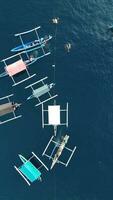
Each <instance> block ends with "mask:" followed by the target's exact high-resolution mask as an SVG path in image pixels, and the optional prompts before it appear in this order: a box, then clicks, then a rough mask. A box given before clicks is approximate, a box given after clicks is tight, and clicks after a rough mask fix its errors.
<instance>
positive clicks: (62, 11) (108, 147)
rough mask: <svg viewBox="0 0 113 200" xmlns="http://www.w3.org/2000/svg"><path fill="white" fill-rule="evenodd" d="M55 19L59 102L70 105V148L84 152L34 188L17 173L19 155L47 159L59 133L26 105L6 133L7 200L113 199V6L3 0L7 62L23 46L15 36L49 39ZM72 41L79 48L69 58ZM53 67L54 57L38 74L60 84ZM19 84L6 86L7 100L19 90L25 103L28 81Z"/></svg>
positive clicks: (0, 178)
mask: <svg viewBox="0 0 113 200" xmlns="http://www.w3.org/2000/svg"><path fill="white" fill-rule="evenodd" d="M54 16H58V17H59V18H60V23H59V25H58V32H57V43H56V45H57V51H56V53H57V54H56V66H57V68H56V69H57V70H56V92H57V93H58V94H59V97H58V100H57V103H59V104H61V105H63V104H64V105H65V104H66V102H67V101H68V102H69V128H68V130H66V132H67V133H69V134H70V140H69V145H68V146H70V147H74V145H76V146H77V150H76V153H75V154H74V156H73V158H72V160H71V162H70V164H69V166H68V168H64V167H63V166H61V165H57V166H56V167H55V168H54V169H53V170H52V171H50V172H48V173H46V172H44V174H43V182H42V183H39V182H38V181H37V182H35V183H34V184H32V186H31V187H29V186H28V185H27V184H26V183H25V182H24V181H23V179H22V178H21V177H20V176H19V175H18V174H17V172H16V171H15V170H14V168H13V165H14V164H16V165H17V166H18V165H19V164H20V162H19V159H18V156H17V155H18V153H21V154H22V155H24V156H26V157H29V155H31V151H34V152H35V153H36V154H37V155H38V156H41V153H42V152H43V149H44V147H45V145H46V144H47V142H48V140H49V138H50V136H51V135H52V131H53V129H52V128H45V129H42V128H41V108H37V109H36V108H34V103H33V102H32V101H31V102H28V103H26V104H23V107H21V109H20V111H18V113H22V115H23V118H21V119H18V120H16V121H14V122H10V123H7V124H5V125H3V126H1V127H0V200H25V199H26V200H32V199H36V200H38V199H39V200H45V199H46V200H62V199H63V200H64V199H65V200H113V39H112V33H110V32H108V31H107V27H108V25H111V24H113V0H109V1H105V0H84V1H83V0H61V1H56V0H54V1H50V0H47V1H46V0H41V1H39V0H37V1H36V0H32V1H31V0H28V1H25V0H23V1H22V0H20V1H14V0H10V1H3V0H1V1H0V59H3V58H6V57H8V56H10V55H11V52H10V49H11V48H13V47H15V46H16V45H17V40H16V38H15V37H14V34H15V33H18V32H22V31H25V30H29V29H31V28H33V27H35V26H37V25H38V26H39V25H41V26H42V31H44V32H45V33H46V34H54V27H53V25H52V23H51V19H52V18H53V17H54ZM67 41H69V42H71V44H72V49H71V52H70V53H69V54H68V53H66V52H65V50H64V44H65V43H66V42H67ZM51 43H52V42H51ZM52 45H53V43H52V44H51V49H52ZM52 64H53V54H52V55H51V56H48V57H46V58H44V59H43V60H40V61H38V62H37V63H35V64H34V65H32V66H31V67H30V70H31V72H32V73H33V72H36V73H37V74H38V77H39V78H40V77H43V76H45V75H48V76H49V81H52V80H53V68H52V67H51V66H52ZM2 68H3V65H2V63H1V64H0V70H1V71H2ZM11 83H12V82H11V80H10V79H9V78H4V79H1V80H0V86H1V87H0V96H4V95H6V94H10V93H12V92H13V93H14V94H15V100H16V101H18V102H19V101H20V102H24V100H25V99H26V97H27V95H28V93H27V92H26V91H25V90H24V87H25V85H26V83H24V84H22V85H20V86H18V87H13V88H12V87H11ZM59 132H62V133H63V129H62V130H61V129H59ZM44 161H45V162H46V164H47V165H49V164H50V163H49V162H48V160H46V159H44Z"/></svg>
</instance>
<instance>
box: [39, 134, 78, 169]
mask: <svg viewBox="0 0 113 200" xmlns="http://www.w3.org/2000/svg"><path fill="white" fill-rule="evenodd" d="M68 139H69V135H67V134H66V135H65V136H63V137H62V139H61V141H60V142H57V141H56V139H54V136H52V137H51V138H50V140H49V142H48V144H47V146H46V148H45V149H44V152H43V154H42V156H44V155H45V156H46V157H48V158H49V159H52V164H51V167H50V169H52V168H53V167H54V165H55V164H56V163H60V164H62V165H64V166H65V167H67V166H68V164H69V162H70V160H71V158H72V156H73V154H74V152H75V150H76V146H75V147H74V149H73V150H72V149H70V148H68V147H66V144H67V142H68ZM51 143H53V144H55V147H54V148H53V150H52V152H51V154H50V155H48V154H47V153H46V152H47V149H48V148H49V146H50V144H51ZM56 148H58V149H57V151H56V153H55V154H54V151H55V150H56ZM64 149H65V150H68V151H69V152H70V153H71V154H70V156H69V158H68V160H67V162H62V161H60V160H59V157H60V156H61V154H62V152H63V150H64ZM53 154H54V155H53Z"/></svg>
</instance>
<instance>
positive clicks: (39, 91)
mask: <svg viewBox="0 0 113 200" xmlns="http://www.w3.org/2000/svg"><path fill="white" fill-rule="evenodd" d="M47 78H48V77H47V76H46V77H44V78H42V79H40V80H39V81H36V82H34V83H32V84H30V85H28V86H26V87H25V89H28V88H31V90H32V94H31V95H30V96H29V97H28V98H27V100H30V99H33V98H36V99H37V100H38V104H36V105H35V106H39V105H41V104H43V103H45V102H47V101H49V100H50V99H53V98H55V97H57V96H58V95H57V94H56V95H51V93H50V90H51V89H52V88H53V87H54V85H55V84H54V83H50V84H45V83H44V80H45V79H47ZM39 83H42V86H41V87H38V88H34V86H35V85H36V84H39ZM45 94H48V96H49V98H46V99H45V100H43V101H42V100H41V99H40V97H41V96H43V95H45Z"/></svg>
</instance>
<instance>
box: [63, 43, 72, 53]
mask: <svg viewBox="0 0 113 200" xmlns="http://www.w3.org/2000/svg"><path fill="white" fill-rule="evenodd" d="M64 47H65V50H66V51H67V52H68V53H69V52H70V50H71V47H72V45H71V43H70V42H67V43H66V44H65V45H64Z"/></svg>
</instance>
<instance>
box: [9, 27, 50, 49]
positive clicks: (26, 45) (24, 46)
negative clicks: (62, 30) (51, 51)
mask: <svg viewBox="0 0 113 200" xmlns="http://www.w3.org/2000/svg"><path fill="white" fill-rule="evenodd" d="M40 28H41V27H40V26H38V27H36V28H33V29H31V30H28V31H25V32H21V33H17V34H15V36H16V37H19V38H20V41H21V45H19V46H17V47H15V48H13V49H11V51H12V52H18V51H24V50H27V49H29V48H34V47H35V46H37V45H42V44H46V42H47V41H49V40H50V39H52V36H51V35H49V36H45V37H42V38H40V37H39V34H38V31H37V30H38V29H40ZM31 32H35V35H36V39H35V40H33V41H30V42H27V43H26V42H24V41H23V38H22V36H23V35H26V34H29V33H31Z"/></svg>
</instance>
